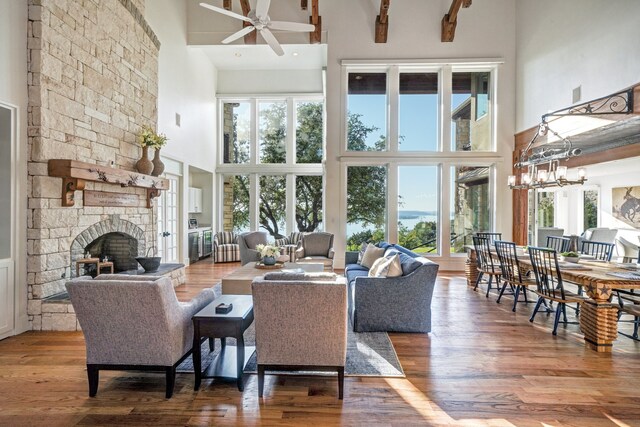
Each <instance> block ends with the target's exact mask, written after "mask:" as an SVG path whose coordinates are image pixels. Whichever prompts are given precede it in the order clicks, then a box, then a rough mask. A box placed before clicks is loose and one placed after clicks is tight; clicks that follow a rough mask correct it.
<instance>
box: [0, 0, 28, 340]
mask: <svg viewBox="0 0 640 427" xmlns="http://www.w3.org/2000/svg"><path fill="white" fill-rule="evenodd" d="M0 10H1V11H2V12H1V13H0V40H2V42H1V43H0V102H2V103H5V104H8V105H10V106H13V107H15V108H16V110H17V135H16V140H17V147H16V148H17V150H16V153H15V156H14V158H13V159H12V163H13V164H14V166H15V170H16V173H17V182H16V186H15V194H16V200H15V206H14V212H15V219H16V224H15V247H14V251H15V252H14V253H15V257H14V266H15V270H14V271H15V283H16V292H15V301H16V313H15V327H14V330H13V332H12V333H14V334H17V333H20V332H23V331H25V330H27V328H28V326H29V324H28V320H27V262H26V241H27V231H26V230H27V225H26V214H25V212H26V209H27V194H26V191H27V190H26V188H27V186H26V180H27V2H26V1H24V0H0ZM6 155H9V153H3V156H6ZM2 221H7V218H2Z"/></svg>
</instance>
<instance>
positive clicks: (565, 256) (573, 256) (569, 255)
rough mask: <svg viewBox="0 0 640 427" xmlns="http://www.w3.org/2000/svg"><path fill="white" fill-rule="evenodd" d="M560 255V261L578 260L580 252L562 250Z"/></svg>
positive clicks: (575, 261)
mask: <svg viewBox="0 0 640 427" xmlns="http://www.w3.org/2000/svg"><path fill="white" fill-rule="evenodd" d="M560 255H561V256H562V261H564V262H573V263H578V262H580V254H578V253H576V252H563V253H561V254H560Z"/></svg>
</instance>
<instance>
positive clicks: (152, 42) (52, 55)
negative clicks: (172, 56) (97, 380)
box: [25, 0, 160, 330]
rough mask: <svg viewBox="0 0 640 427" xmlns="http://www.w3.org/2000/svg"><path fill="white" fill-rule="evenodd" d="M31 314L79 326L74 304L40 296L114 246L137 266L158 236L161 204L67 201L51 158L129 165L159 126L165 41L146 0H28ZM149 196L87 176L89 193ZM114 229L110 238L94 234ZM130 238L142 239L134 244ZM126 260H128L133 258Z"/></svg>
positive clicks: (37, 322) (62, 326) (54, 291)
mask: <svg viewBox="0 0 640 427" xmlns="http://www.w3.org/2000/svg"><path fill="white" fill-rule="evenodd" d="M28 1H29V9H28V10H29V12H28V13H29V15H28V19H29V21H28V22H27V32H28V45H27V58H28V85H29V100H28V102H29V103H28V110H27V118H26V120H27V126H28V127H27V133H28V143H29V147H28V153H29V159H28V184H27V197H28V210H27V255H28V260H27V283H26V284H25V286H26V289H25V292H26V293H27V298H28V305H27V313H28V315H29V322H30V325H31V329H33V330H51V329H53V330H70V329H71V330H72V329H76V328H77V324H76V321H75V313H73V307H72V306H71V305H69V304H62V303H60V304H53V303H43V302H45V301H47V300H48V299H50V298H55V297H56V296H58V295H60V294H63V293H64V291H65V283H66V282H67V281H68V280H69V279H70V278H71V277H72V276H75V272H76V260H78V259H79V258H81V257H83V256H84V253H85V249H86V248H87V247H89V250H90V252H92V254H94V251H96V253H95V255H97V254H98V253H100V254H103V252H104V253H106V254H107V256H109V252H110V251H112V249H113V248H115V247H117V246H121V247H120V249H122V252H124V251H125V249H126V248H125V242H126V245H127V248H128V251H129V253H127V254H126V255H127V256H126V258H127V259H126V260H124V258H125V257H121V256H120V255H117V254H115V255H114V254H112V255H111V256H113V257H115V259H114V261H115V262H116V264H117V265H119V267H120V268H125V267H126V266H133V263H132V262H131V259H130V257H131V254H137V255H144V252H145V250H146V248H147V247H148V246H149V245H153V243H152V242H153V241H154V237H155V229H154V225H155V224H154V218H155V215H154V209H156V208H147V207H146V205H143V204H141V205H140V206H114V207H112V206H85V204H84V194H83V192H82V191H75V193H74V201H75V203H74V206H62V202H61V188H62V179H61V178H57V177H53V176H49V173H48V167H47V162H48V161H49V160H50V159H69V160H77V161H81V162H87V163H93V164H97V165H102V166H111V165H112V166H113V167H115V168H118V169H120V170H125V171H132V170H134V168H135V163H136V161H137V160H138V159H139V158H140V155H141V149H140V146H139V145H138V143H137V141H136V135H137V133H138V132H139V130H140V127H141V126H143V125H147V126H151V127H155V126H156V123H157V96H158V53H159V49H160V42H159V41H158V38H157V37H156V35H155V34H154V33H153V31H152V30H151V28H150V27H149V25H148V24H147V22H146V21H145V18H144V6H145V1H144V0H84V1H82V2H79V1H58V0H28ZM87 190H92V191H98V192H115V193H120V194H127V195H137V196H138V197H139V198H140V200H145V199H146V190H145V189H144V188H135V187H122V186H120V185H114V184H109V183H105V182H87V184H86V188H85V191H87ZM110 233H111V234H112V236H111V237H114V239H113V240H111V238H110V237H109V238H107V242H106V243H105V242H104V241H102V240H100V241H98V242H95V243H94V241H95V240H96V239H98V238H100V237H101V236H104V235H106V234H110ZM132 240H135V241H136V245H137V247H136V246H135V245H133V244H132V243H131V242H132ZM127 263H128V264H127Z"/></svg>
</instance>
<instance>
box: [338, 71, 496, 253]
mask: <svg viewBox="0 0 640 427" xmlns="http://www.w3.org/2000/svg"><path fill="white" fill-rule="evenodd" d="M496 67H497V65H486V64H416V63H398V64H390V65H387V66H384V65H380V64H375V65H368V64H366V63H364V64H359V63H356V61H345V65H344V69H343V71H344V73H345V75H344V80H343V81H344V82H346V85H347V86H346V88H345V90H346V96H345V98H344V99H345V101H346V105H345V109H344V111H345V117H344V123H345V126H344V129H345V134H344V138H345V140H344V141H343V144H342V153H341V154H342V157H341V161H342V162H343V164H344V166H343V174H344V173H346V182H345V183H344V185H345V187H346V188H345V190H346V212H344V213H343V214H344V215H345V218H346V221H347V227H346V232H347V236H346V238H347V248H348V249H357V248H358V246H359V243H360V242H362V241H369V240H370V241H380V240H385V239H386V240H388V241H390V242H392V243H396V242H397V243H400V244H402V245H403V246H405V247H407V248H411V249H413V250H414V251H416V252H422V253H426V254H434V255H441V256H446V257H448V256H450V254H463V253H464V247H465V244H468V243H470V237H469V236H471V234H472V233H474V232H476V231H492V228H493V226H494V223H495V220H494V212H495V210H494V203H495V202H494V199H493V190H492V188H493V185H494V183H493V176H494V169H495V168H496V165H497V164H499V162H500V161H501V160H502V156H500V155H499V154H498V153H497V151H496V144H495V142H494V134H495V132H494V129H493V126H494V122H495V120H494V119H495V113H494V112H495V110H496V109H495V105H494V104H495V100H494V98H495V94H494V93H493V92H494V87H495V82H494V81H493V77H494V76H495V73H494V72H493V70H494V69H495V68H496ZM469 151H481V152H485V153H483V155H482V160H480V161H477V158H476V157H474V158H473V160H472V161H473V163H471V165H469V162H470V159H472V158H471V157H469V153H468V152H469ZM363 165H366V166H363ZM363 176H366V178H363ZM504 231H505V232H506V230H504Z"/></svg>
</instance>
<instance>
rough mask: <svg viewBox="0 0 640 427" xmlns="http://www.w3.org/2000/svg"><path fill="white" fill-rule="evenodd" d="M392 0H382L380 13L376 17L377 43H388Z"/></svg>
mask: <svg viewBox="0 0 640 427" xmlns="http://www.w3.org/2000/svg"><path fill="white" fill-rule="evenodd" d="M390 3H391V0H380V15H378V16H377V17H376V36H375V38H376V43H386V42H387V33H388V31H389V5H390Z"/></svg>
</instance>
